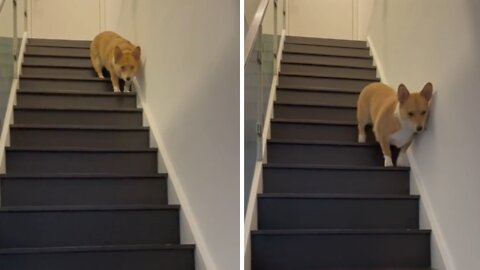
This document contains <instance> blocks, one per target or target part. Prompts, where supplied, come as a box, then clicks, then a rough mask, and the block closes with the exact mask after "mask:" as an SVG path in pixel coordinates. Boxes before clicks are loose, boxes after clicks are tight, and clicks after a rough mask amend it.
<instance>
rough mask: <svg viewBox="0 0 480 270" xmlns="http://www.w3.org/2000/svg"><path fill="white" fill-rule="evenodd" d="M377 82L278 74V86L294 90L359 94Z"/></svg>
mask: <svg viewBox="0 0 480 270" xmlns="http://www.w3.org/2000/svg"><path fill="white" fill-rule="evenodd" d="M372 82H377V81H376V80H360V79H344V78H331V77H309V76H297V75H283V74H282V73H280V74H279V82H278V86H279V87H280V88H284V87H296V88H301V89H305V88H307V89H308V88H334V89H347V90H351V91H354V92H360V91H361V90H362V89H363V88H364V87H365V86H366V85H368V84H370V83H372Z"/></svg>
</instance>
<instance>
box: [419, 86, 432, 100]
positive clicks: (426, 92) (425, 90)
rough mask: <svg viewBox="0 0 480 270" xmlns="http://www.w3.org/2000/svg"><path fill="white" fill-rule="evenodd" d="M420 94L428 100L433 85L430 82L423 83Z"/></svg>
mask: <svg viewBox="0 0 480 270" xmlns="http://www.w3.org/2000/svg"><path fill="white" fill-rule="evenodd" d="M420 95H422V97H424V98H425V99H426V100H427V101H430V99H432V95H433V85H432V83H431V82H428V83H427V84H425V86H424V87H423V89H422V91H421V92H420Z"/></svg>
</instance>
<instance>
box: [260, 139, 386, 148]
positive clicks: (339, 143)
mask: <svg viewBox="0 0 480 270" xmlns="http://www.w3.org/2000/svg"><path fill="white" fill-rule="evenodd" d="M268 142H269V143H282V144H313V145H335V146H357V147H374V146H378V143H370V142H367V143H358V142H347V141H323V140H322V141H317V140H296V139H269V140H268Z"/></svg>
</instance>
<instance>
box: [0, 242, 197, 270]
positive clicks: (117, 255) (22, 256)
mask: <svg viewBox="0 0 480 270" xmlns="http://www.w3.org/2000/svg"><path fill="white" fill-rule="evenodd" d="M194 250H195V247H194V246H193V245H122V246H90V247H58V248H24V249H21V248H19V249H0V261H2V262H3V263H2V270H46V269H48V270H65V269H68V270H85V269H102V270H131V269H136V270H158V269H175V270H194V269H195V262H194Z"/></svg>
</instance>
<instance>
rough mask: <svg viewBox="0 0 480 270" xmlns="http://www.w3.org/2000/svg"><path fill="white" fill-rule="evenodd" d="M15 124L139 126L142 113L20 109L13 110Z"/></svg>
mask: <svg viewBox="0 0 480 270" xmlns="http://www.w3.org/2000/svg"><path fill="white" fill-rule="evenodd" d="M13 119H14V123H15V124H45V125H86V126H92V125H93V126H95V125H106V126H123V127H141V126H142V121H143V119H142V113H141V112H140V111H138V112H106V111H104V112H98V111H62V110H21V109H15V111H14V116H13Z"/></svg>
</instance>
